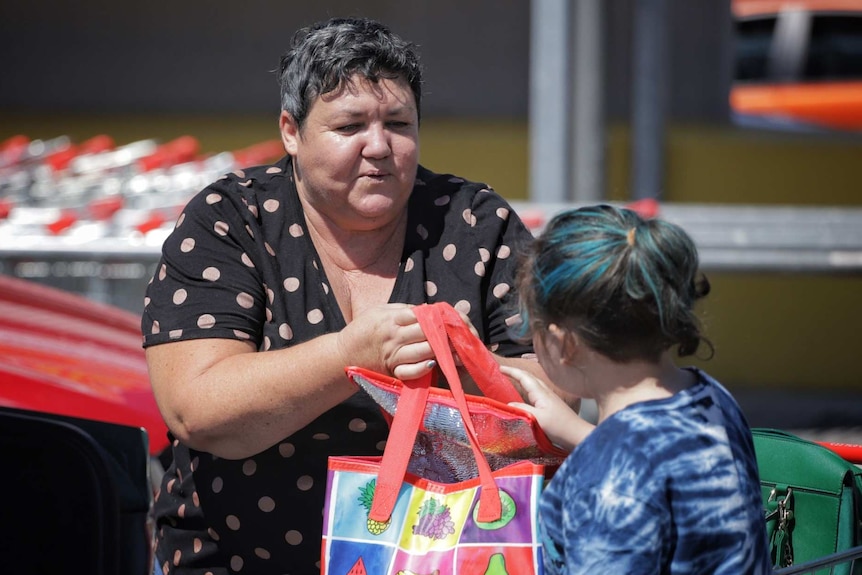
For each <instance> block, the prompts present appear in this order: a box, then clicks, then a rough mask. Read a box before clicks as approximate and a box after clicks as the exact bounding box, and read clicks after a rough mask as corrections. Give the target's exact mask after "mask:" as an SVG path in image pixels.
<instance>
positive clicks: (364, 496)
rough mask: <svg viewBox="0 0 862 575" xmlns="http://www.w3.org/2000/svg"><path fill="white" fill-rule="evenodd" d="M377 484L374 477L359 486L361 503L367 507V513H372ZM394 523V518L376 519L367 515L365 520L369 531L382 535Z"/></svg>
mask: <svg viewBox="0 0 862 575" xmlns="http://www.w3.org/2000/svg"><path fill="white" fill-rule="evenodd" d="M376 485H377V480H376V479H372V480H371V481H369V482H368V483H366V484H365V485H364V486H362V487H360V488H359V494H360V495H359V503H361V504H362V506H363V507H365V514H366V515H368V514H369V513H371V502H372V501H374V487H375V486H376ZM390 523H392V520H391V519H390V520H389V521H386V522H385V523H384V522H383V521H376V520H374V519H372V518H371V517H367V519H366V521H365V527H366V528H367V529H368V532H369V533H371V534H372V535H380V534H381V533H383V532H384V531H386V529H387V528H388V527H389V524H390Z"/></svg>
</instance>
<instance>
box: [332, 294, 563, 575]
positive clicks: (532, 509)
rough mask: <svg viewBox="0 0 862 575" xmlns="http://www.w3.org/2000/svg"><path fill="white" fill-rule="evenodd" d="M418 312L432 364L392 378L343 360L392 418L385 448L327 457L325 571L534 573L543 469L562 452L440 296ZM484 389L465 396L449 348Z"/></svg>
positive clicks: (350, 574)
mask: <svg viewBox="0 0 862 575" xmlns="http://www.w3.org/2000/svg"><path fill="white" fill-rule="evenodd" d="M416 316H417V318H419V322H420V324H421V325H422V328H423V330H424V332H425V334H426V336H427V337H428V340H429V342H430V343H431V346H432V348H433V350H434V353H435V355H436V358H437V362H438V365H439V366H440V370H441V371H442V373H443V375H444V376H445V378H446V381H447V382H448V387H449V389H444V388H440V387H434V384H435V383H436V382H437V379H438V375H439V374H438V373H437V372H436V371H435V372H434V373H431V374H429V375H427V376H425V377H422V378H419V379H416V380H411V381H401V380H398V379H395V378H393V377H389V376H386V375H382V374H378V373H375V372H372V371H369V370H365V369H361V368H356V367H349V368H347V374H348V376H349V377H350V378H351V379H352V380H353V381H354V382H355V383H356V384H357V385H358V386H360V387H361V388H362V389H364V390H366V391H367V392H368V393H369V394H370V395H371V397H372V398H374V399H375V401H377V402H378V404H380V406H381V408H382V409H383V411H384V413H385V414H386V415H387V416H388V417H391V428H390V433H389V440H388V441H387V443H386V448H385V450H384V453H383V456H382V457H381V456H368V457H359V456H350V457H348V456H341V457H330V458H329V470H328V478H327V479H328V481H327V495H326V505H325V509H324V525H323V543H322V553H321V572H322V573H323V574H324V575H360V574H367V575H456V574H457V575H532V574H536V575H538V574H541V573H542V572H543V568H542V546H541V543H540V542H539V540H538V536H537V529H536V521H537V505H538V498H539V495H540V493H541V491H542V489H543V487H544V484H545V481H546V478H547V477H549V476H550V475H551V473H552V472H553V470H555V469H556V467H558V466H559V464H560V463H562V461H563V459H564V458H565V455H566V454H565V452H563V451H561V450H559V449H557V448H556V447H554V446H553V445H552V444H551V443H550V441H549V440H548V439H547V437H546V436H545V435H544V433H543V432H542V431H541V429H540V428H539V427H538V425H537V423H536V421H535V419H534V418H533V417H532V415H530V414H528V413H525V412H523V411H521V410H519V409H516V408H513V407H510V406H509V405H507V403H508V402H510V401H520V400H521V399H520V395H518V393H517V392H516V391H515V389H514V387H513V386H512V384H511V382H510V381H509V380H508V378H506V377H505V376H504V375H503V374H502V373H501V372H500V370H499V367H498V365H497V362H496V361H495V360H494V358H493V356H492V355H491V354H490V352H488V350H487V349H486V348H485V347H484V345H483V344H482V342H481V341H479V340H478V339H477V338H476V337H475V336H474V335H473V334H472V333H471V332H470V330H469V329H467V328H466V326H464V324H463V322H462V320H461V318H460V316H459V314H458V313H457V312H456V311H455V310H454V309H453V308H452V307H451V306H449V305H448V304H431V305H422V306H418V307H417V308H416ZM450 343H451V345H452V347H453V348H454V349H455V350H456V351H457V353H458V356H459V357H460V358H461V360H462V363H463V365H464V367H466V368H467V370H468V372H469V373H470V375H471V376H472V377H473V379H474V380H475V381H476V383H477V384H478V385H479V387H480V389H481V390H482V392H483V393H485V394H486V396H484V397H482V396H473V395H467V394H465V393H464V390H463V387H462V385H461V382H460V380H459V377H458V372H457V369H456V367H455V362H454V358H453V356H452V351H451V349H450Z"/></svg>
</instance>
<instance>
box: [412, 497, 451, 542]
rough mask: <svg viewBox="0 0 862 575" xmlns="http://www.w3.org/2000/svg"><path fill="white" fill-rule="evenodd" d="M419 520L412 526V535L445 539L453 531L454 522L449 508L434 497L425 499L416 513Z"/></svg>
mask: <svg viewBox="0 0 862 575" xmlns="http://www.w3.org/2000/svg"><path fill="white" fill-rule="evenodd" d="M417 514H418V515H419V521H418V522H417V523H416V525H414V526H413V534H414V535H422V536H425V537H429V538H431V539H445V538H446V536H447V535H451V534H453V533H455V523H454V522H453V521H452V514H451V513H450V512H449V508H448V507H447V506H446V505H444V504H443V503H441V502H440V501H437V500H436V499H434V498H431V499H426V500H425V501H423V502H422V506H421V507H420V508H419V511H418V513H417Z"/></svg>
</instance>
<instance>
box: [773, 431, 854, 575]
mask: <svg viewBox="0 0 862 575" xmlns="http://www.w3.org/2000/svg"><path fill="white" fill-rule="evenodd" d="M816 443H819V444H820V445H823V446H824V447H827V448H829V449H831V450H832V451H834V452H835V453H837V454H838V455H840V456H841V457H843V458H844V459H846V460H847V461H849V462H850V463H853V464H855V465H856V466H859V467H862V445H854V444H850V443H836V442H829V441H817V442H816ZM839 573H840V574H853V575H856V574H859V573H862V545H857V546H855V547H851V548H849V549H844V550H841V551H837V552H835V553H832V554H829V555H827V556H825V557H821V558H818V559H813V560H811V561H805V562H804V563H799V564H797V565H790V566H788V567H782V568H779V569H776V570H775V571H774V575H837V574H839Z"/></svg>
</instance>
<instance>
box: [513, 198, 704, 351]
mask: <svg viewBox="0 0 862 575" xmlns="http://www.w3.org/2000/svg"><path fill="white" fill-rule="evenodd" d="M518 290H519V294H520V295H519V311H520V315H521V320H522V322H521V324H520V328H519V329H520V335H521V336H525V337H526V336H528V335H529V334H530V333H533V332H535V331H537V330H541V329H543V328H546V327H547V326H548V325H549V324H551V323H555V324H557V325H559V326H560V327H563V328H565V329H568V330H569V331H571V332H573V333H575V334H577V335H578V336H579V337H580V338H582V339H583V340H584V342H585V343H586V344H587V345H588V346H589V347H591V348H592V349H594V350H595V351H597V352H599V353H601V354H602V355H604V356H606V357H608V358H610V359H611V360H613V361H616V362H619V363H626V362H630V361H634V360H645V361H658V359H659V357H660V356H661V354H662V353H663V352H664V351H666V350H668V349H670V348H671V347H673V346H678V350H677V351H678V354H679V356H680V357H683V356H687V355H692V354H694V353H695V352H696V351H697V349H698V347H699V345H700V343H701V342H704V343H705V344H706V345H708V346H709V348H710V353H711V352H712V351H713V350H712V344H711V343H710V342H709V341H708V340H707V339H706V338H704V337H703V336H702V335H701V332H700V323H699V321H698V319H697V316H696V315H695V313H694V309H693V308H694V303H695V301H697V300H698V299H700V298H702V297H703V296H705V295H706V294H707V293H709V282H708V281H707V279H706V277H705V276H703V275H702V274H700V273H699V272H698V256H697V249H696V248H695V245H694V242H693V241H692V239H691V238H690V237H689V235H688V234H686V233H685V231H683V229H682V228H680V227H679V226H677V225H675V224H672V223H670V222H667V221H662V220H660V219H649V220H645V219H643V218H642V217H641V216H639V215H638V214H637V213H636V212H634V211H632V210H628V209H623V208H618V207H614V206H610V205H597V206H589V207H583V208H579V209H574V210H569V211H566V212H563V213H560V214H558V215H556V216H555V217H554V218H553V219H552V220H551V221H550V223H549V224H548V226H547V227H546V228H545V230H544V231H543V232H542V234H541V235H540V236H539V237H538V238H536V240H535V241H534V242H533V243H532V244H531V245H530V247H529V248H528V249H527V252H526V253H525V254H524V259H523V261H522V262H521V267H520V271H519V276H518Z"/></svg>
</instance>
